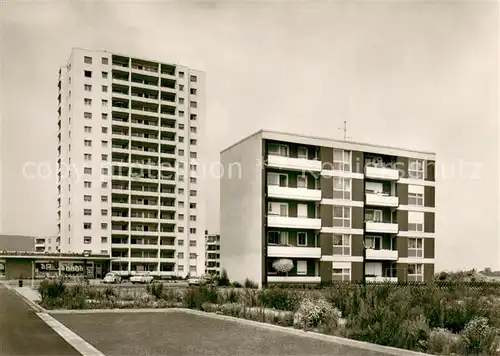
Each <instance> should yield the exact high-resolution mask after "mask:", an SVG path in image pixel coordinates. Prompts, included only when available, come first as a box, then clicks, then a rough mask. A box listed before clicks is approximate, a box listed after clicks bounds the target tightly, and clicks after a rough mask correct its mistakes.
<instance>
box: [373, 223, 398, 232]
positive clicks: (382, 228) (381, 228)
mask: <svg viewBox="0 0 500 356" xmlns="http://www.w3.org/2000/svg"><path fill="white" fill-rule="evenodd" d="M365 231H366V232H379V233H387V234H397V233H398V232H399V226H398V223H397V222H382V221H366V222H365Z"/></svg>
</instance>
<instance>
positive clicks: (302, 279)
mask: <svg viewBox="0 0 500 356" xmlns="http://www.w3.org/2000/svg"><path fill="white" fill-rule="evenodd" d="M267 282H268V283H321V277H320V276H267Z"/></svg>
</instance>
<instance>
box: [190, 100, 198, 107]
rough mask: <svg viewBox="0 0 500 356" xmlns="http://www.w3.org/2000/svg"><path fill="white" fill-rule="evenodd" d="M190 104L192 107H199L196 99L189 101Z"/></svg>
mask: <svg viewBox="0 0 500 356" xmlns="http://www.w3.org/2000/svg"><path fill="white" fill-rule="evenodd" d="M189 106H190V107H192V108H197V107H198V103H197V102H196V101H190V102H189Z"/></svg>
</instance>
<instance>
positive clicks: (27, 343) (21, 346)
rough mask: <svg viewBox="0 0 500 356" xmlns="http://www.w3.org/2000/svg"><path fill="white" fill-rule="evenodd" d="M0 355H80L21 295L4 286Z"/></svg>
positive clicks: (0, 309) (0, 294)
mask: <svg viewBox="0 0 500 356" xmlns="http://www.w3.org/2000/svg"><path fill="white" fill-rule="evenodd" d="M0 355H2V356H13V355H24V356H31V355H33V356H42V355H58V356H61V355H64V356H73V355H75V356H76V355H80V353H79V352H77V351H76V350H75V349H74V348H73V347H71V346H70V345H69V344H68V343H67V342H66V341H64V340H63V339H62V338H61V337H60V336H59V335H58V334H57V333H56V332H55V331H54V330H52V329H51V328H50V327H49V326H47V324H45V322H43V321H42V320H41V319H40V318H39V317H38V316H37V315H36V313H35V311H34V310H33V309H31V308H30V307H29V306H28V305H27V304H26V303H25V302H24V301H23V300H22V299H21V298H20V297H19V296H18V295H16V294H15V293H14V292H13V291H11V290H9V289H7V288H6V287H5V286H3V285H1V284H0Z"/></svg>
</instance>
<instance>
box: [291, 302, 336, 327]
mask: <svg viewBox="0 0 500 356" xmlns="http://www.w3.org/2000/svg"><path fill="white" fill-rule="evenodd" d="M341 316H342V314H341V313H340V311H339V310H338V309H337V308H334V307H333V305H332V304H330V303H329V302H327V301H326V300H325V299H317V300H312V299H309V298H305V299H303V300H302V301H301V302H300V306H299V309H298V310H297V312H296V313H295V315H294V318H293V325H294V326H295V327H298V328H304V329H306V328H310V327H313V328H314V327H319V326H323V325H326V324H327V323H328V326H329V327H335V326H336V325H337V322H338V320H339V319H340V317H341Z"/></svg>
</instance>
